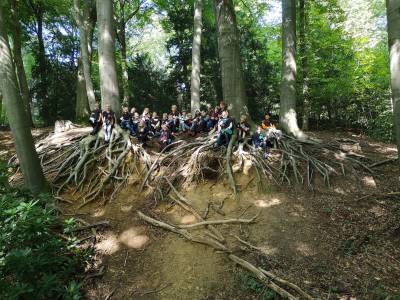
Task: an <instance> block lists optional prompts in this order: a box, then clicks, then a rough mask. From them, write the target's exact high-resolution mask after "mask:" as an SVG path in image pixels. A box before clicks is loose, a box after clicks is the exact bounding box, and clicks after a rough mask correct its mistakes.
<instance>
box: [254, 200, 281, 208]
mask: <svg viewBox="0 0 400 300" xmlns="http://www.w3.org/2000/svg"><path fill="white" fill-rule="evenodd" d="M281 202H282V201H281V200H279V199H278V198H272V199H271V200H263V199H260V200H256V201H255V202H254V204H255V206H257V207H261V208H267V207H271V206H274V205H278V204H281Z"/></svg>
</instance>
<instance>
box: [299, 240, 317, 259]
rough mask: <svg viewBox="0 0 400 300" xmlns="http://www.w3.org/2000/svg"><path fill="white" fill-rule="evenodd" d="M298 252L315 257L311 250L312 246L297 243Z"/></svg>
mask: <svg viewBox="0 0 400 300" xmlns="http://www.w3.org/2000/svg"><path fill="white" fill-rule="evenodd" d="M296 250H297V251H299V252H300V253H301V254H302V255H304V256H312V255H315V252H314V251H313V250H312V249H311V248H310V246H309V245H307V244H306V243H303V242H299V243H296Z"/></svg>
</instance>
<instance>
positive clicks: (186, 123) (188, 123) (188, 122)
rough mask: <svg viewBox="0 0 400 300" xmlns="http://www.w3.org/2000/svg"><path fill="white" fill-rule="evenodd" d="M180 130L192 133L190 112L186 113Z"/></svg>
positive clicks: (192, 125) (192, 126)
mask: <svg viewBox="0 0 400 300" xmlns="http://www.w3.org/2000/svg"><path fill="white" fill-rule="evenodd" d="M182 131H183V132H186V131H188V133H189V135H194V134H195V132H194V124H193V118H192V114H191V113H188V114H187V118H186V120H185V121H184V122H183V125H182Z"/></svg>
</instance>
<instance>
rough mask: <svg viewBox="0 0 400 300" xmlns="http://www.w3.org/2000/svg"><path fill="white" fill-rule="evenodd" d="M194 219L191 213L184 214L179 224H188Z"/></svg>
mask: <svg viewBox="0 0 400 300" xmlns="http://www.w3.org/2000/svg"><path fill="white" fill-rule="evenodd" d="M195 221H196V218H195V216H193V215H184V216H183V217H182V219H181V224H190V223H194V222H195Z"/></svg>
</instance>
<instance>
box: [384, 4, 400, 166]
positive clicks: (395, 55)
mask: <svg viewBox="0 0 400 300" xmlns="http://www.w3.org/2000/svg"><path fill="white" fill-rule="evenodd" d="M386 10H387V24H388V25H387V27H388V39H389V51H390V83H391V88H392V103H393V115H394V126H395V136H396V142H397V153H398V158H399V163H400V2H399V1H398V0H386Z"/></svg>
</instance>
